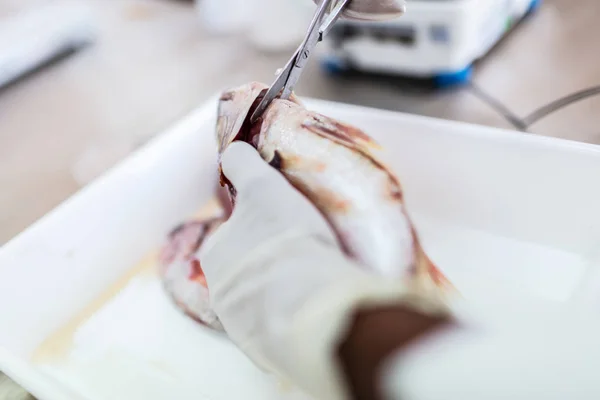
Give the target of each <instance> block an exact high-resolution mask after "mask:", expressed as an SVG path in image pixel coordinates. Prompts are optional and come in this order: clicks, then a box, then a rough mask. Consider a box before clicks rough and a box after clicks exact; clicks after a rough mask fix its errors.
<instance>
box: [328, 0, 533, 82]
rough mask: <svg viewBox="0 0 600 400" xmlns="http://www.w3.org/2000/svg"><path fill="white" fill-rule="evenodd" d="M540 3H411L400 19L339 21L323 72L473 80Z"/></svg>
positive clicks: (414, 0) (454, 0)
mask: <svg viewBox="0 0 600 400" xmlns="http://www.w3.org/2000/svg"><path fill="white" fill-rule="evenodd" d="M541 2H542V0H486V1H481V0H412V1H408V2H407V9H406V13H405V14H404V15H403V16H402V17H400V18H399V19H397V20H394V21H386V22H361V21H350V20H345V21H344V20H341V21H338V23H337V25H336V26H335V27H334V28H333V30H332V31H331V32H330V33H329V35H328V36H327V38H326V40H325V44H326V46H324V49H327V51H326V52H325V58H324V60H323V64H324V67H325V68H326V69H328V70H329V71H331V72H337V71H343V70H345V69H349V68H353V69H356V70H358V71H365V72H374V73H385V74H389V73H391V74H402V75H408V76H415V77H423V78H434V79H435V81H436V82H437V83H438V84H439V86H447V85H450V84H454V83H463V82H466V81H468V80H469V79H470V77H471V72H472V65H473V63H474V62H475V61H476V60H477V59H479V58H481V57H483V56H484V55H485V54H486V53H487V52H488V51H489V50H490V49H491V48H492V47H493V46H494V45H495V44H496V43H498V41H499V40H500V39H501V38H502V37H503V36H505V35H506V34H507V33H508V32H509V31H510V30H511V28H512V27H513V26H514V25H515V23H516V22H518V21H519V20H520V19H522V18H523V17H524V16H525V15H527V14H529V13H531V12H533V11H535V10H536V9H537V8H538V7H539V5H540V4H541Z"/></svg>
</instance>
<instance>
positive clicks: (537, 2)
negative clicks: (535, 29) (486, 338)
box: [527, 0, 542, 15]
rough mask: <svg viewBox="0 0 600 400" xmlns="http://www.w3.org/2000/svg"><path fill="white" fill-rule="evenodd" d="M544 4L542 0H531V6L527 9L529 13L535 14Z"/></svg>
mask: <svg viewBox="0 0 600 400" xmlns="http://www.w3.org/2000/svg"><path fill="white" fill-rule="evenodd" d="M541 6H542V0H531V3H530V4H529V8H528V9H527V15H530V14H533V13H534V12H536V11H537V10H539V9H540V7H541Z"/></svg>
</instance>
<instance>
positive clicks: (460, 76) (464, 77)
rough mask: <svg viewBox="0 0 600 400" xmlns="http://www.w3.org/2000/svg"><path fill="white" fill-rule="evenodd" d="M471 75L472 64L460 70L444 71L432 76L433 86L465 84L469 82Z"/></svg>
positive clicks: (441, 87) (443, 86)
mask: <svg viewBox="0 0 600 400" xmlns="http://www.w3.org/2000/svg"><path fill="white" fill-rule="evenodd" d="M472 77H473V65H468V66H467V67H465V68H463V69H461V70H460V71H453V72H444V73H441V74H437V75H435V76H434V77H433V82H434V83H435V86H436V87H438V88H440V89H443V88H447V87H450V86H457V85H465V84H467V83H469V82H471V78H472Z"/></svg>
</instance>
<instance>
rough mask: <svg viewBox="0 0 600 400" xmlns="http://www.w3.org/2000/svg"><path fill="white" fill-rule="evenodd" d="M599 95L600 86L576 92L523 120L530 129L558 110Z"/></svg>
mask: <svg viewBox="0 0 600 400" xmlns="http://www.w3.org/2000/svg"><path fill="white" fill-rule="evenodd" d="M599 94H600V86H594V87H590V88H587V89H584V90H581V91H579V92H575V93H573V94H570V95H568V96H565V97H563V98H560V99H558V100H555V101H553V102H552V103H550V104H548V105H545V106H544V107H541V108H539V109H537V110H536V111H534V112H532V113H531V114H529V115H528V116H526V117H525V118H523V121H524V122H525V124H526V125H527V127H529V126H531V125H533V124H535V123H536V122H538V121H539V120H541V119H542V118H545V117H547V116H548V115H550V114H552V113H554V112H556V111H558V110H561V109H563V108H565V107H567V106H570V105H571V104H573V103H577V102H578V101H581V100H585V99H587V98H588V97H592V96H597V95H599Z"/></svg>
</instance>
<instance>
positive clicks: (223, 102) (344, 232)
mask: <svg viewBox="0 0 600 400" xmlns="http://www.w3.org/2000/svg"><path fill="white" fill-rule="evenodd" d="M267 89H268V86H267V85H265V84H262V83H258V82H252V83H249V84H246V85H243V86H241V87H237V88H235V89H232V90H228V91H225V92H224V93H223V94H222V96H221V98H220V100H219V107H218V120H217V129H216V131H217V132H216V134H217V146H218V149H217V151H218V153H219V154H222V153H223V152H224V151H225V149H226V148H227V146H228V145H229V144H231V143H232V142H233V141H237V140H241V141H244V142H247V143H249V144H251V145H253V146H254V147H255V148H256V149H257V151H258V152H259V153H260V155H261V157H262V158H263V159H264V160H265V161H266V162H268V163H269V164H270V165H271V166H272V167H273V168H276V169H277V170H278V171H280V172H281V174H282V175H283V176H284V177H285V178H286V179H287V180H288V181H289V182H290V183H291V184H292V185H293V186H294V187H295V188H296V189H297V190H298V191H299V192H301V193H302V194H303V195H304V196H306V197H307V198H308V199H309V200H310V201H311V202H312V203H313V204H314V205H315V206H316V208H317V209H318V210H319V211H320V212H321V214H322V215H323V216H324V218H325V219H326V220H327V221H328V222H329V224H330V225H331V227H332V228H333V230H334V231H335V233H336V234H337V237H338V242H339V246H340V248H341V249H342V250H343V251H344V252H345V253H346V254H347V255H348V256H350V257H351V258H353V259H354V260H356V261H357V262H358V263H359V264H360V265H362V266H364V268H365V269H367V270H370V271H372V272H373V273H376V274H379V275H381V276H384V277H389V278H392V279H405V280H406V281H407V282H408V283H409V284H411V285H415V287H416V288H417V289H418V290H421V291H428V292H431V291H434V292H436V293H439V292H443V291H444V290H445V289H446V288H449V287H451V285H450V284H449V282H448V281H447V279H446V278H445V277H444V275H443V274H442V273H441V272H440V271H439V270H438V268H437V267H436V266H435V265H434V264H433V263H432V261H431V260H430V259H429V257H428V256H427V255H426V253H425V251H424V250H423V247H422V246H421V243H420V241H419V238H418V235H417V233H416V229H415V227H414V225H413V224H412V222H411V220H410V218H409V215H408V213H407V210H406V206H405V202H404V193H403V191H402V187H401V185H400V182H399V180H398V178H397V177H396V175H395V174H394V173H393V172H392V171H391V169H390V168H388V167H387V166H386V165H385V164H384V163H383V162H382V161H381V160H380V159H379V158H378V157H376V156H375V154H374V152H375V150H377V149H379V145H378V144H377V143H376V142H375V141H374V140H373V139H372V138H371V137H369V136H368V135H367V134H365V133H364V132H363V131H361V130H360V129H358V128H356V127H353V126H351V125H348V124H344V123H342V122H340V121H336V120H334V119H332V118H329V117H327V116H324V115H321V114H319V113H316V112H314V111H310V110H307V109H306V108H305V107H304V106H303V105H302V103H301V102H300V101H299V100H298V99H297V98H296V97H295V96H292V97H291V98H290V99H289V100H283V99H276V100H274V101H273V102H272V103H271V105H270V106H269V107H268V109H267V110H266V111H265V113H264V114H263V115H262V117H261V118H260V119H259V120H258V121H256V122H254V123H251V122H250V119H249V116H250V115H251V114H252V112H253V110H254V109H255V108H256V106H257V105H258V103H259V102H260V100H261V99H262V97H263V96H264V94H265V93H266V91H267ZM221 177H222V184H223V185H224V186H226V187H228V189H229V191H230V194H231V196H230V199H231V201H232V202H233V203H235V188H234V187H232V186H231V185H230V183H229V182H228V181H227V179H226V177H224V176H223V175H222V174H221ZM221 199H222V197H221ZM220 204H221V214H220V216H217V217H215V218H208V219H205V220H196V221H192V222H189V223H187V224H185V225H184V226H183V228H180V230H178V231H177V232H175V233H174V234H173V233H172V234H171V236H170V239H169V242H168V243H167V245H166V247H165V249H167V250H165V253H168V254H169V253H170V254H177V255H175V256H173V255H172V256H171V257H168V258H166V259H165V261H164V262H163V270H164V271H167V272H166V273H165V274H163V279H164V281H165V286H167V287H170V290H169V292H170V293H171V295H172V296H173V297H174V299H175V301H176V302H177V304H180V306H181V307H182V308H183V309H184V310H186V312H187V313H188V314H190V315H192V316H194V317H195V318H196V319H198V320H200V321H202V322H203V323H205V324H207V325H209V326H212V327H213V328H216V329H220V328H221V327H220V324H219V322H218V318H217V317H216V315H214V313H213V312H212V311H211V310H210V307H209V304H208V288H207V286H206V282H205V280H203V279H202V278H198V274H196V273H195V272H194V271H195V270H194V269H193V268H192V267H191V264H190V263H191V262H193V263H196V261H197V256H196V255H197V254H198V252H199V249H200V247H201V245H202V242H203V240H204V239H205V238H206V237H207V236H208V235H209V234H210V232H212V231H214V229H216V227H218V226H219V225H220V223H222V222H223V221H225V220H226V219H227V217H228V214H229V212H228V211H227V207H230V206H228V205H227V201H221V202H220ZM169 260H188V261H187V264H186V267H185V268H183V267H182V265H181V263H180V264H179V266H178V267H177V268H179V269H180V270H182V271H183V272H182V273H179V274H173V275H177V279H187V282H185V283H182V282H173V276H171V278H170V279H169V278H166V277H167V275H168V274H169V272H168V271H169V270H170V269H171V268H174V265H176V264H177V262H175V261H171V262H170V263H169V262H168V261H169ZM190 260H192V261H190ZM194 265H196V267H197V269H198V270H201V266H200V265H199V262H198V263H197V264H194ZM186 277H187V278H186ZM192 287H195V289H192ZM198 287H201V289H202V294H203V295H202V296H197V295H198V292H200V291H201V289H200V288H198ZM194 296H196V297H194ZM201 300H202V301H201Z"/></svg>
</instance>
